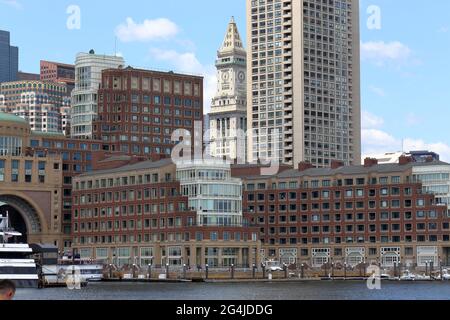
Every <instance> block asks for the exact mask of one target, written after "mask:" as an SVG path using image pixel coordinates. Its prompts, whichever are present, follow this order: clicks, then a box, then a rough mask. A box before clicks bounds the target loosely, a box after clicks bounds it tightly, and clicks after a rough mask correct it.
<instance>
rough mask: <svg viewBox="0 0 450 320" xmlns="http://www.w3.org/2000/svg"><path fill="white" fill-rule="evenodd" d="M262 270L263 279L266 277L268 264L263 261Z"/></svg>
mask: <svg viewBox="0 0 450 320" xmlns="http://www.w3.org/2000/svg"><path fill="white" fill-rule="evenodd" d="M261 268H262V272H263V279H265V278H266V265H265V264H264V263H263V264H261Z"/></svg>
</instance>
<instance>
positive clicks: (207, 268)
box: [205, 264, 209, 279]
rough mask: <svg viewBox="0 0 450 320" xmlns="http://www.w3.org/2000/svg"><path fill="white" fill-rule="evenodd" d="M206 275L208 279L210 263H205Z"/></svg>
mask: <svg viewBox="0 0 450 320" xmlns="http://www.w3.org/2000/svg"><path fill="white" fill-rule="evenodd" d="M205 277H206V279H208V277H209V264H206V265H205Z"/></svg>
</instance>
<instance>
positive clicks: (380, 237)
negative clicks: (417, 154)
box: [234, 157, 450, 267]
mask: <svg viewBox="0 0 450 320" xmlns="http://www.w3.org/2000/svg"><path fill="white" fill-rule="evenodd" d="M437 164H439V163H436V162H428V163H427V162H425V163H413V162H411V158H408V157H402V158H401V159H400V163H399V164H385V165H379V164H377V161H376V160H372V159H367V160H366V161H365V164H364V165H363V166H347V167H345V166H343V164H342V163H339V162H333V164H332V167H331V168H326V169H315V168H313V167H312V166H311V165H309V164H305V163H302V164H300V165H299V167H298V168H297V169H291V170H284V171H282V172H281V173H279V174H277V175H274V176H261V175H260V174H258V173H257V172H255V170H252V169H251V168H248V169H247V170H245V169H243V168H241V169H239V170H234V175H235V176H239V177H241V178H242V179H243V180H244V187H245V191H244V196H243V208H244V216H246V217H247V219H248V220H249V221H250V222H251V223H254V224H256V225H258V227H259V237H260V239H261V242H262V252H261V255H260V256H261V257H262V258H266V259H269V258H270V259H277V260H278V259H279V260H281V261H282V262H285V263H297V264H299V263H304V264H306V265H310V266H313V267H321V266H322V265H324V264H327V263H332V262H334V263H337V264H338V263H340V264H342V265H343V264H344V263H348V264H349V265H351V266H356V265H358V264H361V263H376V264H381V265H383V266H388V267H392V266H393V265H394V263H404V264H405V265H411V266H419V267H424V266H425V264H426V263H427V262H433V263H434V265H435V266H437V265H438V264H439V263H440V261H443V262H444V264H445V265H448V264H449V263H450V216H449V214H448V208H447V206H446V205H445V204H436V199H435V195H434V194H432V193H426V192H424V191H423V186H422V184H421V183H420V182H415V181H413V175H412V169H413V168H414V167H416V166H433V165H434V166H435V165H437ZM440 164H442V165H443V166H446V165H447V164H444V163H440ZM246 171H247V172H246Z"/></svg>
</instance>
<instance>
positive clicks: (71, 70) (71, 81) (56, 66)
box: [40, 60, 75, 93]
mask: <svg viewBox="0 0 450 320" xmlns="http://www.w3.org/2000/svg"><path fill="white" fill-rule="evenodd" d="M40 77H41V80H42V81H48V82H63V83H65V84H67V87H68V92H69V93H70V92H72V90H73V88H75V66H74V65H72V64H65V63H59V62H51V61H44V60H41V72H40Z"/></svg>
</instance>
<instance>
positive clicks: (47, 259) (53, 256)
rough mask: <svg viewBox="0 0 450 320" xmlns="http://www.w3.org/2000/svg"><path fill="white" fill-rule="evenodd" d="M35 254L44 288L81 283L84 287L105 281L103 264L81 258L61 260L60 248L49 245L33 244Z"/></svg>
mask: <svg viewBox="0 0 450 320" xmlns="http://www.w3.org/2000/svg"><path fill="white" fill-rule="evenodd" d="M31 247H32V248H33V252H34V254H35V257H36V260H37V261H38V262H39V266H40V269H41V273H42V279H43V285H44V286H64V285H66V284H67V283H68V282H73V281H74V279H75V281H76V282H79V283H80V284H81V285H82V286H84V285H86V284H87V282H90V281H101V280H103V264H101V263H97V262H96V261H92V260H83V259H80V258H79V257H76V256H74V257H72V256H70V257H69V256H63V257H62V258H61V259H60V258H59V252H58V248H57V247H55V246H52V245H47V244H40V243H38V244H32V245H31Z"/></svg>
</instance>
